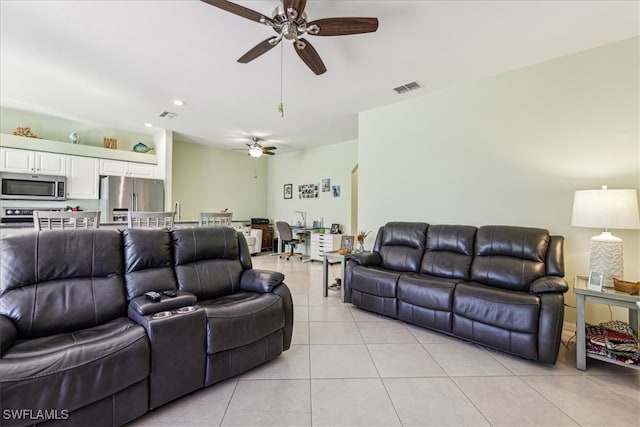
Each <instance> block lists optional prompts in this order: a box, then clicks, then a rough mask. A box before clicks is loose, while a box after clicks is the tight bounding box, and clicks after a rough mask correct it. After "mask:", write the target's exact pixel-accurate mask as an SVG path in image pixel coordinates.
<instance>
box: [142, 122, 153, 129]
mask: <svg viewBox="0 0 640 427" xmlns="http://www.w3.org/2000/svg"><path fill="white" fill-rule="evenodd" d="M144 126H145V127H148V128H152V127H153V125H152V124H151V123H145V124H144Z"/></svg>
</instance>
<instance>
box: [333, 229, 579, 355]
mask: <svg viewBox="0 0 640 427" xmlns="http://www.w3.org/2000/svg"><path fill="white" fill-rule="evenodd" d="M563 243H564V239H563V238H562V237H561V236H550V235H549V232H548V231H547V230H543V229H539V228H525V227H512V226H483V227H479V228H476V227H473V226H465V225H429V224H426V223H419V222H389V223H387V224H386V225H384V226H383V227H381V228H380V229H379V231H378V234H377V236H376V241H375V244H374V247H373V251H372V252H370V253H369V252H365V253H356V254H352V256H351V260H350V261H349V262H348V264H347V271H346V274H345V283H344V286H345V300H346V301H347V302H351V303H353V304H355V305H356V306H358V307H361V308H363V309H365V310H369V311H373V312H376V313H380V314H383V315H385V316H389V317H392V318H394V319H400V320H403V321H405V322H408V323H411V324H415V325H419V326H422V327H425V328H429V329H434V330H437V331H440V332H444V333H447V334H450V335H454V336H457V337H460V338H463V339H465V340H469V341H473V342H476V343H479V344H483V345H486V346H488V347H492V348H495V349H498V350H502V351H505V352H508V353H512V354H515V355H517V356H520V357H523V358H525V359H531V360H537V361H540V362H544V363H550V364H554V363H555V362H556V359H557V357H558V350H559V347H560V337H561V332H562V322H563V318H564V295H563V294H564V292H566V291H567V290H568V286H567V283H566V281H565V280H564V279H563V278H562V277H563V276H564V255H563Z"/></svg>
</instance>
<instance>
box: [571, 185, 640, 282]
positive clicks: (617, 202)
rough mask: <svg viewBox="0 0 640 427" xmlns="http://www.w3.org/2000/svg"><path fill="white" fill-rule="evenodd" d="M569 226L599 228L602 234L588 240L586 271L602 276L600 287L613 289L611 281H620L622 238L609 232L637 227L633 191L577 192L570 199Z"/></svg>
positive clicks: (605, 188) (637, 219)
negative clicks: (571, 208) (571, 202)
mask: <svg viewBox="0 0 640 427" xmlns="http://www.w3.org/2000/svg"><path fill="white" fill-rule="evenodd" d="M571 225H572V226H574V227H591V228H601V229H603V230H604V231H603V232H602V234H599V235H597V236H593V237H592V238H591V250H590V253H589V264H590V265H589V269H590V270H591V271H599V272H602V273H604V282H603V286H606V287H610V288H612V287H613V278H614V277H615V278H617V279H622V278H623V274H624V268H623V265H622V239H621V238H619V237H616V236H614V235H612V234H611V233H610V232H609V229H635V228H640V219H639V218H638V195H637V193H636V190H609V189H607V186H606V185H603V186H602V189H601V190H579V191H576V192H575V195H574V197H573V213H572V215H571Z"/></svg>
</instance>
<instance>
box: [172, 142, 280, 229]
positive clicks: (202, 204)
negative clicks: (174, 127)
mask: <svg viewBox="0 0 640 427" xmlns="http://www.w3.org/2000/svg"><path fill="white" fill-rule="evenodd" d="M172 160H173V172H172V186H173V188H172V202H173V203H175V202H180V204H181V208H182V219H197V218H198V215H199V212H201V211H202V212H219V211H221V210H222V209H229V211H231V212H233V219H234V220H250V219H251V218H255V217H265V216H266V215H267V209H266V206H267V202H266V200H267V194H266V191H267V178H268V177H267V160H266V159H265V158H264V157H261V158H259V159H254V158H253V157H249V156H247V154H246V153H244V152H233V151H231V150H222V149H218V148H212V147H207V146H204V145H199V144H192V143H187V142H181V141H177V140H174V141H173V157H172ZM256 177H257V178H256Z"/></svg>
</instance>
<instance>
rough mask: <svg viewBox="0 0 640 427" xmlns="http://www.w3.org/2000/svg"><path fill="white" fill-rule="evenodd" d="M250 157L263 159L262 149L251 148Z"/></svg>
mask: <svg viewBox="0 0 640 427" xmlns="http://www.w3.org/2000/svg"><path fill="white" fill-rule="evenodd" d="M249 155H250V156H251V157H262V148H260V147H256V146H253V147H250V148H249Z"/></svg>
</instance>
